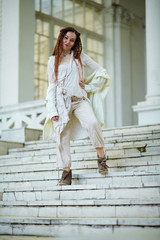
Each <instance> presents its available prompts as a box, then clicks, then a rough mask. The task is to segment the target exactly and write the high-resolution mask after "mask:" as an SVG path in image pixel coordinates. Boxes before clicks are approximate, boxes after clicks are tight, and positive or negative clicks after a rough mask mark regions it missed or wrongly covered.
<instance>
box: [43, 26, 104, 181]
mask: <svg viewBox="0 0 160 240" xmlns="http://www.w3.org/2000/svg"><path fill="white" fill-rule="evenodd" d="M83 66H88V67H90V68H91V69H92V70H93V71H94V73H95V75H96V72H97V71H99V69H102V68H101V66H100V65H98V64H97V63H96V62H95V61H93V60H92V59H91V58H90V57H89V56H87V55H86V54H83V53H82V44H81V39H80V33H79V32H77V31H76V30H75V29H74V28H72V27H67V28H63V29H61V31H60V33H59V36H58V39H57V43H56V46H55V48H54V51H53V54H52V56H51V57H50V58H49V61H48V80H49V87H48V90H47V111H48V116H49V117H48V120H51V121H52V126H53V125H54V133H55V134H56V137H57V167H58V168H63V173H62V178H61V180H60V181H59V185H70V184H71V181H72V171H71V169H70V168H71V154H70V140H71V139H74V137H73V132H76V131H77V127H76V126H78V124H79V123H80V124H81V126H82V127H83V129H85V131H86V132H87V134H88V135H89V137H90V140H91V142H92V144H93V146H94V147H95V148H96V151H97V157H98V160H97V161H98V168H99V173H102V174H106V173H107V165H106V158H105V155H104V148H103V146H104V140H103V137H102V132H101V128H100V125H99V123H98V121H97V119H96V117H95V114H94V112H93V110H92V107H91V104H90V101H89V99H88V98H87V93H86V89H87V87H88V86H87V85H86V86H85V84H84V80H83ZM103 71H104V69H103ZM107 78H108V79H109V76H108V75H107ZM101 79H102V78H101ZM96 84H97V83H96ZM48 120H47V121H48ZM46 126H47V124H46ZM77 133H78V134H79V136H80V133H82V132H81V131H77V132H76V134H77ZM80 137H81V136H80Z"/></svg>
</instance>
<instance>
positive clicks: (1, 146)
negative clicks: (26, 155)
mask: <svg viewBox="0 0 160 240" xmlns="http://www.w3.org/2000/svg"><path fill="white" fill-rule="evenodd" d="M23 146H24V144H23V143H19V142H12V141H3V140H0V155H7V154H8V150H9V149H11V148H23Z"/></svg>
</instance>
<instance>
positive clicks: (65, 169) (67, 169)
mask: <svg viewBox="0 0 160 240" xmlns="http://www.w3.org/2000/svg"><path fill="white" fill-rule="evenodd" d="M63 171H67V172H70V171H71V169H70V168H63Z"/></svg>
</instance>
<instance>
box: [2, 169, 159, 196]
mask: <svg viewBox="0 0 160 240" xmlns="http://www.w3.org/2000/svg"><path fill="white" fill-rule="evenodd" d="M59 175H60V174H59ZM59 178H60V176H59ZM72 180H73V181H72V183H73V185H72V186H68V187H69V189H81V190H82V189H87V187H86V185H88V184H89V185H91V184H92V187H91V189H92V188H95V182H96V183H97V184H98V185H104V184H105V187H106V188H108V189H112V188H119V189H120V188H121V187H122V188H136V187H138V188H146V187H159V186H160V172H156V173H155V172H147V173H146V172H113V173H108V174H107V175H106V176H105V175H101V174H99V173H92V174H73V178H72ZM57 182H58V173H57V172H55V173H52V174H47V175H44V176H42V175H41V176H35V175H32V176H31V177H30V178H28V179H25V178H23V179H22V178H12V179H11V178H10V179H6V180H3V181H2V182H1V191H6V190H7V189H11V188H12V189H11V190H10V191H12V192H13V189H14V190H15V188H19V191H20V189H21V188H22V189H23V190H22V192H23V191H24V190H25V189H28V188H29V191H32V190H38V189H39V190H40V191H41V188H42V191H45V190H47V189H50V190H51V189H52V190H53V189H54V187H58V186H56V185H57ZM75 184H76V185H75ZM77 184H81V187H80V186H78V187H77ZM2 188H3V189H2ZM96 188H97V187H96ZM30 189H31V190H30ZM58 189H59V188H58ZM63 189H67V186H64V187H63ZM55 190H56V189H55ZM59 190H62V189H61V188H60V189H59ZM153 191H154V190H153ZM155 191H157V190H155ZM12 195H13V194H12ZM136 196H137V195H136ZM12 198H13V197H12Z"/></svg>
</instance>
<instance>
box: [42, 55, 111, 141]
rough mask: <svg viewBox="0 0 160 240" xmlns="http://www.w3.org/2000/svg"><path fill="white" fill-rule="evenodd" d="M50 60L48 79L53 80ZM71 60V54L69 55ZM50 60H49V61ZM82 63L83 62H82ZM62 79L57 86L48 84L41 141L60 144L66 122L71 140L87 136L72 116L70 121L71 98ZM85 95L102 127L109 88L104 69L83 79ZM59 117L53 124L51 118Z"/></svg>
mask: <svg viewBox="0 0 160 240" xmlns="http://www.w3.org/2000/svg"><path fill="white" fill-rule="evenodd" d="M51 58H52V67H51V68H50V74H49V78H53V73H54V56H52V57H51ZM71 58H73V54H72V55H71ZM50 60H51V59H50ZM82 63H83V62H82ZM64 80H65V75H64V79H60V81H59V79H58V83H59V84H58V86H56V85H55V83H54V82H53V83H51V84H49V87H48V89H47V96H46V108H47V117H46V121H45V123H44V128H43V139H45V140H47V139H55V138H57V143H58V144H59V143H60V134H61V132H62V131H63V129H64V128H65V126H66V124H67V123H68V121H69V120H70V121H71V140H75V139H82V138H85V137H87V136H88V134H87V132H86V130H85V129H83V128H82V126H81V124H80V122H79V120H78V119H77V118H76V117H75V116H74V115H73V114H72V117H71V119H69V117H68V112H69V110H70V107H71V96H69V95H68V94H67V93H66V92H65V91H64V88H63V83H64ZM84 82H85V93H87V94H85V93H84V97H85V98H86V100H87V101H89V102H91V104H92V107H93V110H94V112H95V115H96V117H97V120H98V121H99V123H100V124H101V126H103V124H104V113H103V101H104V99H105V97H106V95H107V92H108V89H109V86H110V77H109V75H108V73H107V71H106V69H104V68H102V67H99V68H98V69H97V70H95V71H94V72H93V73H92V74H91V75H89V76H88V77H87V78H85V79H84ZM87 96H88V97H87ZM56 115H57V116H59V120H58V122H53V120H51V118H52V117H53V116H56Z"/></svg>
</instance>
